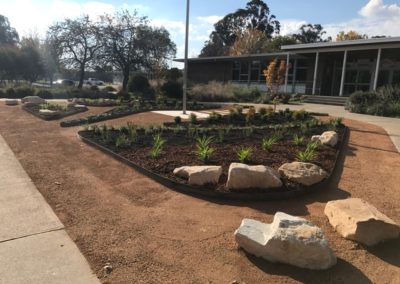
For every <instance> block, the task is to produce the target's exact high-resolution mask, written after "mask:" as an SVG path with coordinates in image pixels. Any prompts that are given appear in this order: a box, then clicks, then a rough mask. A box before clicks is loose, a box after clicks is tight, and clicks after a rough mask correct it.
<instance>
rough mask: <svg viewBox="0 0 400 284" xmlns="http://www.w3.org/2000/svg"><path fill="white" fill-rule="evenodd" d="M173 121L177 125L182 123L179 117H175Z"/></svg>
mask: <svg viewBox="0 0 400 284" xmlns="http://www.w3.org/2000/svg"><path fill="white" fill-rule="evenodd" d="M174 121H175V124H177V125H179V124H181V123H182V118H181V117H180V116H175V118H174Z"/></svg>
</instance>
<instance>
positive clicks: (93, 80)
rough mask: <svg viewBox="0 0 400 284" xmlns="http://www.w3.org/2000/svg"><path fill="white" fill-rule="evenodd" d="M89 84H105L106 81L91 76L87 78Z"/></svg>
mask: <svg viewBox="0 0 400 284" xmlns="http://www.w3.org/2000/svg"><path fill="white" fill-rule="evenodd" d="M87 84H88V85H91V86H103V85H104V82H103V81H100V80H98V79H96V78H89V79H87Z"/></svg>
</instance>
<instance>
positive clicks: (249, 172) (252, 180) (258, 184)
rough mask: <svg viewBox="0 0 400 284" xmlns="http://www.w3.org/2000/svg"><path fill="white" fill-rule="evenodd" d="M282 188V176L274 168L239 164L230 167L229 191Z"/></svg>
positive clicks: (227, 184) (227, 185)
mask: <svg viewBox="0 0 400 284" xmlns="http://www.w3.org/2000/svg"><path fill="white" fill-rule="evenodd" d="M281 186H282V181H281V179H280V175H279V173H278V172H277V171H276V170H274V169H273V168H270V167H267V166H249V165H245V164H239V163H232V164H231V165H230V166H229V172H228V181H227V183H226V187H227V188H228V189H248V188H262V189H267V188H276V187H281Z"/></svg>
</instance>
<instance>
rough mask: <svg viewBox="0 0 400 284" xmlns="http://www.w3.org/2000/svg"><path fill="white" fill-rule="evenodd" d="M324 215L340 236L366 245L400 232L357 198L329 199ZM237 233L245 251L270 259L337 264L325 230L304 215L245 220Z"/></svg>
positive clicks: (316, 265)
mask: <svg viewBox="0 0 400 284" xmlns="http://www.w3.org/2000/svg"><path fill="white" fill-rule="evenodd" d="M325 215H326V216H327V217H328V220H329V223H330V224H331V225H332V227H333V228H334V229H335V230H336V231H337V232H338V233H339V234H340V235H341V236H343V237H344V238H347V239H350V240H353V241H356V242H359V243H362V244H364V245H367V246H373V245H376V244H378V243H381V242H383V241H387V240H390V239H395V238H398V237H399V235H400V226H399V225H397V224H396V223H395V222H394V221H393V220H391V219H390V218H389V217H387V216H385V215H384V214H382V213H381V212H379V211H378V209H376V208H375V207H373V206H372V205H370V204H368V203H367V202H365V201H363V200H361V199H358V198H350V199H346V200H337V201H330V202H328V203H327V205H326V207H325ZM234 235H235V239H236V242H237V243H238V244H239V246H240V247H241V248H243V249H244V250H245V251H247V252H248V253H250V254H253V255H255V256H257V257H262V258H264V259H266V260H268V261H271V262H280V263H286V264H290V265H294V266H297V267H301V268H307V269H315V270H321V269H328V268H330V267H332V266H334V265H335V264H336V256H335V254H334V252H333V251H332V249H331V248H330V247H329V242H328V240H327V239H326V237H325V235H324V233H323V232H322V230H321V229H320V228H319V227H317V226H315V225H314V224H312V223H311V222H309V221H307V220H306V219H303V218H299V217H295V216H291V215H288V214H285V213H281V212H278V213H276V214H275V217H274V220H273V222H272V223H271V224H264V223H261V222H259V221H256V220H251V219H244V220H243V221H242V224H241V225H240V227H239V228H238V229H237V230H236V231H235V234H234Z"/></svg>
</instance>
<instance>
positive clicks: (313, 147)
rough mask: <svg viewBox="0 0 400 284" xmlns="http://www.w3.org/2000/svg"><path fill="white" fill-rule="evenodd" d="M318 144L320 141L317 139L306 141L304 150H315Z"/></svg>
mask: <svg viewBox="0 0 400 284" xmlns="http://www.w3.org/2000/svg"><path fill="white" fill-rule="evenodd" d="M319 145H320V142H319V141H314V142H311V143H308V144H307V148H306V151H309V152H310V151H312V152H315V151H317V149H318V147H319Z"/></svg>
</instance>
